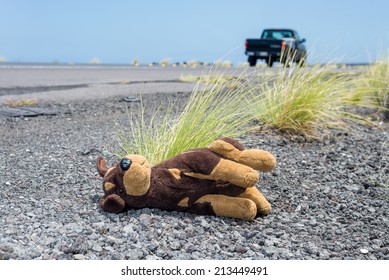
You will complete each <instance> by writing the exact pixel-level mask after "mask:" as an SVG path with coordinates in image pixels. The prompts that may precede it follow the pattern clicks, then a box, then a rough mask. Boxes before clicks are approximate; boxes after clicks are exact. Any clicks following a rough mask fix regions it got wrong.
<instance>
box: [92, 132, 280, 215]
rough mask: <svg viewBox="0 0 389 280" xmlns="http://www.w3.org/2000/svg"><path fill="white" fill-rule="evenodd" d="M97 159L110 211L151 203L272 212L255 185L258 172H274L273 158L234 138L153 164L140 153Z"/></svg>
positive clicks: (200, 210) (199, 210) (209, 211)
mask: <svg viewBox="0 0 389 280" xmlns="http://www.w3.org/2000/svg"><path fill="white" fill-rule="evenodd" d="M96 163H97V170H98V172H99V174H100V175H101V176H102V177H103V189H104V193H105V194H104V196H103V197H102V198H101V199H100V201H99V204H100V206H101V208H103V209H104V210H106V211H108V212H114V213H119V212H122V211H125V210H126V209H128V208H143V207H149V208H160V209H164V210H176V211H186V212H189V213H194V214H200V215H216V216H224V217H231V218H238V219H244V220H252V219H254V218H255V217H256V215H257V214H259V215H266V214H268V213H269V211H270V210H271V206H270V204H269V202H268V201H267V200H266V198H265V197H264V196H263V195H262V194H261V193H260V192H259V191H258V189H257V188H256V186H255V184H256V183H257V181H258V179H259V173H258V172H257V171H256V170H260V171H263V172H268V171H271V170H272V169H273V168H274V167H275V164H276V160H275V158H274V156H273V155H271V154H270V153H269V152H267V151H263V150H259V149H247V150H245V149H244V147H243V145H242V144H241V143H239V142H238V141H236V140H234V139H231V138H223V139H218V140H215V141H214V142H212V143H211V145H210V146H209V147H208V148H200V149H193V150H189V151H187V152H184V153H182V154H179V155H177V156H175V157H173V158H171V159H168V160H166V161H163V162H161V163H159V164H157V165H155V166H153V167H151V166H150V163H149V162H148V161H147V160H146V158H145V157H143V156H141V155H129V156H127V157H126V158H123V159H122V160H121V161H120V162H119V163H117V164H116V166H114V167H112V168H110V169H108V168H107V165H106V162H105V161H104V159H103V158H102V157H98V158H97V160H96Z"/></svg>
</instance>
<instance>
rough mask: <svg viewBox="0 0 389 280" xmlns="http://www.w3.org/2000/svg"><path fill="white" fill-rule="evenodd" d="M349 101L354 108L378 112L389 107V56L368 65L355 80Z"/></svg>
mask: <svg viewBox="0 0 389 280" xmlns="http://www.w3.org/2000/svg"><path fill="white" fill-rule="evenodd" d="M350 101H351V102H353V104H354V105H356V106H361V107H368V108H375V109H379V110H380V109H382V110H384V109H385V107H386V108H388V107H389V56H388V58H386V59H381V60H378V61H377V62H375V63H374V64H371V65H369V66H368V67H367V69H366V71H365V72H364V73H363V74H361V75H360V77H359V78H358V79H356V81H355V91H354V94H353V95H352V96H351V98H350Z"/></svg>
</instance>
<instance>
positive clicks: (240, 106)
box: [117, 73, 254, 164]
mask: <svg viewBox="0 0 389 280" xmlns="http://www.w3.org/2000/svg"><path fill="white" fill-rule="evenodd" d="M239 76H240V79H234V80H228V82H225V78H224V77H223V75H220V76H219V78H217V79H216V81H215V82H214V83H203V82H201V81H198V82H197V84H196V86H195V87H194V90H193V92H192V94H191V95H190V97H189V99H188V101H187V102H186V104H185V105H184V107H183V109H182V111H181V112H179V113H178V114H175V113H174V103H172V104H171V106H169V108H168V109H167V110H165V112H164V113H162V114H161V113H160V112H161V110H158V109H157V110H155V111H154V113H152V114H151V117H149V118H147V117H146V115H147V114H146V113H147V112H145V107H144V106H143V105H142V106H141V112H140V115H139V116H135V115H134V114H133V113H132V114H131V112H130V115H129V123H130V125H129V128H127V129H126V128H123V127H119V129H118V133H117V136H118V142H119V145H120V147H121V148H120V151H119V152H118V155H119V156H124V155H126V154H142V155H144V156H146V157H147V158H148V159H149V160H150V162H151V163H154V164H155V163H158V162H160V161H163V160H165V159H168V158H170V157H172V156H174V155H177V154H179V153H181V152H183V151H186V150H189V149H192V148H198V147H206V146H208V145H209V144H210V143H211V142H212V141H213V140H214V139H216V138H218V137H221V136H229V137H235V136H238V135H241V134H243V133H245V132H247V131H248V129H249V127H248V124H249V122H250V121H251V120H253V117H254V115H253V114H252V112H250V111H249V110H247V108H249V105H248V104H249V102H250V101H251V100H252V91H253V88H252V87H251V86H249V83H246V84H241V82H240V80H241V79H243V78H244V76H245V74H244V73H243V74H240V75H239ZM236 83H239V87H236V86H234V84H236Z"/></svg>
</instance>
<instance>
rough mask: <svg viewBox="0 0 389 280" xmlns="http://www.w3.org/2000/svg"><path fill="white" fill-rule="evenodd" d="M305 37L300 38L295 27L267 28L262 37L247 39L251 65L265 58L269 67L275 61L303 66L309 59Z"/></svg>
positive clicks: (247, 51) (247, 50) (286, 64)
mask: <svg viewBox="0 0 389 280" xmlns="http://www.w3.org/2000/svg"><path fill="white" fill-rule="evenodd" d="M304 43H305V39H300V36H299V35H298V33H297V31H295V30H293V29H265V30H263V32H262V36H261V38H260V39H247V40H246V46H245V47H246V51H245V54H246V55H248V62H249V64H250V66H255V65H256V63H257V59H264V60H265V61H266V63H267V65H268V66H269V67H271V66H273V63H274V62H281V63H282V64H284V65H285V66H288V65H289V63H291V62H297V63H298V64H299V65H300V66H302V65H303V64H304V63H305V62H306V59H307V50H306V47H305V45H304Z"/></svg>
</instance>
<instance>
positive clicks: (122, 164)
mask: <svg viewBox="0 0 389 280" xmlns="http://www.w3.org/2000/svg"><path fill="white" fill-rule="evenodd" d="M131 164H132V162H131V160H129V159H128V158H123V159H122V160H121V162H120V168H121V169H122V170H123V171H127V170H128V169H129V168H130V166H131Z"/></svg>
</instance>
